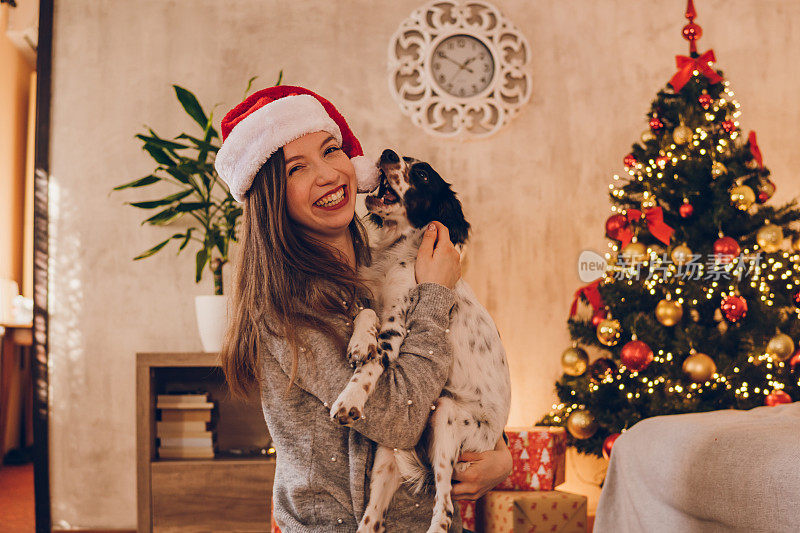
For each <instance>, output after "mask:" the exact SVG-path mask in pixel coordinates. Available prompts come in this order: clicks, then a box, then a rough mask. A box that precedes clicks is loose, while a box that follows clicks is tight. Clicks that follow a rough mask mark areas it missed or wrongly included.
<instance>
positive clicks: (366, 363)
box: [331, 150, 511, 532]
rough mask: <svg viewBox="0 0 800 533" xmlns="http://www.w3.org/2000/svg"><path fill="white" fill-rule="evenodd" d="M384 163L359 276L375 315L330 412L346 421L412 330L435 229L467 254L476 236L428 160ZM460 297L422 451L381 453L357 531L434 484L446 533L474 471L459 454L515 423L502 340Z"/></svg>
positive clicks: (388, 158)
mask: <svg viewBox="0 0 800 533" xmlns="http://www.w3.org/2000/svg"><path fill="white" fill-rule="evenodd" d="M379 166H380V168H381V171H382V176H381V185H380V187H379V189H378V191H377V193H376V194H375V195H371V196H368V197H366V199H365V202H366V206H367V209H368V210H369V212H370V218H372V220H373V221H374V222H375V223H376V224H377V225H378V226H379V227H380V232H381V237H380V239H379V240H378V242H377V244H376V245H374V246H373V263H372V265H371V266H370V267H368V268H366V269H365V270H364V271H362V272H361V275H362V277H363V278H364V280H365V281H366V283H367V285H368V286H369V287H370V289H371V290H372V293H373V295H374V296H375V298H376V301H375V302H374V305H373V306H374V307H375V309H374V310H373V309H363V310H362V311H360V312H359V314H358V316H357V317H356V319H355V321H354V331H353V336H352V338H351V339H350V344H349V346H348V357H349V358H350V361H351V363H353V364H354V365H355V366H356V370H355V372H354V375H353V378H352V379H351V381H350V382H349V383H348V385H347V387H346V388H345V390H344V391H342V393H341V394H340V395H339V398H337V400H336V402H334V404H333V406H332V407H331V417H332V418H334V419H336V420H338V421H339V422H340V423H342V424H350V423H352V422H353V421H355V420H356V419H358V418H359V417H361V416H362V412H363V407H364V403H365V402H366V401H367V398H368V396H369V394H370V392H371V391H372V390H373V389H374V387H375V383H376V382H377V381H378V378H379V377H380V375H381V373H382V372H383V370H384V369H385V368H386V367H387V366H388V365H390V364H392V362H393V361H395V360H396V359H397V357H398V355H399V354H398V352H399V348H400V345H401V344H402V341H403V339H404V337H405V335H406V331H407V329H408V328H407V327H406V313H407V311H408V308H409V304H410V302H409V300H408V291H409V290H410V289H411V288H412V287H414V286H415V285H416V281H415V277H414V264H415V261H416V257H417V252H418V250H419V245H420V243H421V241H422V237H423V234H424V231H425V228H426V226H427V224H428V223H429V222H431V221H433V220H438V221H440V222H441V223H442V224H444V225H445V226H447V228H448V230H449V232H450V238H451V240H452V242H453V244H454V245H455V246H456V248H457V249H459V252H461V250H462V247H463V245H464V243H465V242H466V240H467V237H468V233H469V223H468V222H467V221H466V220H465V219H464V215H463V213H462V210H461V203H460V202H459V201H458V199H457V198H456V195H455V193H454V192H453V191H452V190H451V188H450V184H448V183H447V182H445V181H444V180H443V179H442V178H441V177H440V176H439V174H437V173H436V172H435V171H434V170H433V168H431V166H430V165H429V164H428V163H426V162H423V161H418V160H415V159H413V158H410V157H402V158H401V157H399V156H398V155H397V154H396V153H395V152H393V151H391V150H385V151H384V152H383V154H382V155H381V159H380V163H379ZM455 295H456V303H455V306H454V307H453V310H452V312H451V318H450V327H449V329H448V330H447V332H448V334H449V341H450V342H451V344H452V348H453V352H454V356H455V360H454V363H453V367H452V370H451V374H450V376H449V378H448V381H447V384H446V385H445V388H444V390H443V391H442V394H441V396H440V397H439V398H438V399H437V400H436V401H435V403H434V406H433V407H432V409H433V411H432V412H431V417H430V419H429V421H428V427H427V428H426V430H425V432H424V433H423V437H422V439H421V440H420V443H419V444H418V445H417V448H416V451H415V450H396V449H395V450H392V449H389V448H385V447H382V446H381V447H379V448H378V450H377V452H376V455H375V461H374V464H373V467H372V482H371V486H370V498H369V503H368V505H367V509H366V512H365V514H364V517H363V518H362V520H361V523H360V524H359V531H383V530H384V528H383V519H384V516H385V512H386V509H387V508H388V507H389V502H390V501H391V499H392V496H393V494H394V492H395V491H396V490H397V488H398V487H399V486H400V483H401V482H402V481H406V482H407V483H410V484H411V485H412V486H413V487H414V488H415V489H416V490H417V491H418V490H419V489H420V488H421V487H422V486H423V485H424V484H425V482H426V481H427V480H429V478H431V477H432V478H433V479H434V480H435V481H433V483H434V486H435V489H436V498H435V503H434V508H433V517H432V520H431V526H430V528H429V529H428V531H429V532H434V531H447V530H448V529H449V527H450V525H451V522H452V516H453V501H452V498H451V494H450V493H451V488H452V486H451V478H452V475H453V470H454V469H456V468H459V469H461V468H464V467H466V466H468V465H467V464H464V463H457V460H458V456H459V454H460V452H461V451H462V450H463V451H471V452H484V451H487V450H491V449H493V448H494V446H495V444H496V443H497V440H498V439H499V438H500V437H501V434H502V431H503V428H504V427H505V424H506V422H507V420H508V412H509V407H510V402H511V386H510V378H509V371H508V364H507V361H506V353H505V350H504V349H503V345H502V343H501V341H500V333H499V332H498V330H497V328H496V326H495V324H494V322H493V321H492V318H491V316H490V315H489V313H488V311H486V309H485V308H484V307H483V306H482V305H481V304H480V302H478V300H477V298H476V297H475V294H474V293H473V292H472V289H471V288H470V287H469V285H467V283H466V282H465V281H464V280H463V279H459V280H458V282H457V283H456V285H455ZM421 457H422V458H421ZM422 465H426V466H422ZM427 465H430V466H427ZM429 469H432V472H430V470H429Z"/></svg>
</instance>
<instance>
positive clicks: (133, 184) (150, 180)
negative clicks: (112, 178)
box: [111, 174, 161, 191]
mask: <svg viewBox="0 0 800 533" xmlns="http://www.w3.org/2000/svg"><path fill="white" fill-rule="evenodd" d="M157 181H161V178H159V177H158V176H154V175H153V174H150V175H149V176H145V177H143V178H139V179H138V180H135V181H132V182H130V183H126V184H125V185H119V186H117V187H114V188H113V189H111V190H112V191H119V190H121V189H127V188H128V187H144V186H145V185H150V184H151V183H155V182H157Z"/></svg>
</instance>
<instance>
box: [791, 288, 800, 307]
mask: <svg viewBox="0 0 800 533" xmlns="http://www.w3.org/2000/svg"><path fill="white" fill-rule="evenodd" d="M792 299H793V300H794V304H795V305H797V306H800V291H797V292H796V293H795V295H794V298H792Z"/></svg>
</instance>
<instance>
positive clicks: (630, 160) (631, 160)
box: [622, 154, 638, 168]
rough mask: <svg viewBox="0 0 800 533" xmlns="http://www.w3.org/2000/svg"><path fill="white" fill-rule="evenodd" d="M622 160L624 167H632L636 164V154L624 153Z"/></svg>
mask: <svg viewBox="0 0 800 533" xmlns="http://www.w3.org/2000/svg"><path fill="white" fill-rule="evenodd" d="M622 162H623V163H624V164H625V168H629V167H632V166H634V165H636V163H638V161H637V160H636V156H634V155H633V154H628V155H626V156H625V159H623V160H622Z"/></svg>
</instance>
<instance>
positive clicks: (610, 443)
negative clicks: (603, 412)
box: [603, 433, 622, 459]
mask: <svg viewBox="0 0 800 533" xmlns="http://www.w3.org/2000/svg"><path fill="white" fill-rule="evenodd" d="M620 435H622V433H612V434H611V435H609V436H608V437H606V440H604V441H603V457H605V458H606V459H609V458H610V457H611V449H612V448H613V447H614V442H616V440H617V439H618V438H619V436H620Z"/></svg>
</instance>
